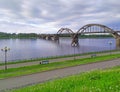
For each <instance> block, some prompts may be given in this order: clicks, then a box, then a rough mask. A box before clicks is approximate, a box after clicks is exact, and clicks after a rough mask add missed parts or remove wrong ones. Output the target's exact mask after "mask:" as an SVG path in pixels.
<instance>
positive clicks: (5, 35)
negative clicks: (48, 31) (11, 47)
mask: <svg viewBox="0 0 120 92" xmlns="http://www.w3.org/2000/svg"><path fill="white" fill-rule="evenodd" d="M38 37H39V34H36V33H18V34H16V33H4V32H0V39H4V38H38Z"/></svg>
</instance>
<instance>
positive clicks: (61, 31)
mask: <svg viewBox="0 0 120 92" xmlns="http://www.w3.org/2000/svg"><path fill="white" fill-rule="evenodd" d="M63 32H68V33H69V34H70V36H72V35H73V34H74V32H73V31H72V30H71V29H69V28H61V29H59V30H58V32H57V35H59V34H61V33H63Z"/></svg>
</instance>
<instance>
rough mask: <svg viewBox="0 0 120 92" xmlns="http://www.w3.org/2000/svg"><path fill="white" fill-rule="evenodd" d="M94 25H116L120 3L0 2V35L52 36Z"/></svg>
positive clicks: (102, 0)
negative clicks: (37, 34) (52, 34)
mask: <svg viewBox="0 0 120 92" xmlns="http://www.w3.org/2000/svg"><path fill="white" fill-rule="evenodd" d="M89 23H98V24H104V25H107V26H109V27H114V28H115V27H119V25H120V0H0V32H9V33H56V32H57V31H58V30H59V29H60V28H62V27H68V28H70V29H72V30H73V31H77V30H78V29H79V28H80V27H82V26H84V25H86V24H89Z"/></svg>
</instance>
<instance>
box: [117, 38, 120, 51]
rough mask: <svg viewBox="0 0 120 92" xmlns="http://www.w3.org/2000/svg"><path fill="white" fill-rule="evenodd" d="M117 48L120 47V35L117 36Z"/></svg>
mask: <svg viewBox="0 0 120 92" xmlns="http://www.w3.org/2000/svg"><path fill="white" fill-rule="evenodd" d="M116 48H117V49H120V37H119V38H116Z"/></svg>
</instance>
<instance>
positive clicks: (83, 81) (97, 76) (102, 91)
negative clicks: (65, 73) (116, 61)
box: [11, 66, 120, 92]
mask: <svg viewBox="0 0 120 92" xmlns="http://www.w3.org/2000/svg"><path fill="white" fill-rule="evenodd" d="M11 92H120V66H118V67H115V68H111V69H106V70H96V71H92V72H86V73H82V74H78V75H73V76H69V77H65V78H61V79H56V80H53V81H48V82H45V83H41V84H37V85H33V86H28V87H24V88H21V89H16V90H12V91H11Z"/></svg>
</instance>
